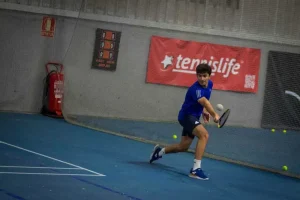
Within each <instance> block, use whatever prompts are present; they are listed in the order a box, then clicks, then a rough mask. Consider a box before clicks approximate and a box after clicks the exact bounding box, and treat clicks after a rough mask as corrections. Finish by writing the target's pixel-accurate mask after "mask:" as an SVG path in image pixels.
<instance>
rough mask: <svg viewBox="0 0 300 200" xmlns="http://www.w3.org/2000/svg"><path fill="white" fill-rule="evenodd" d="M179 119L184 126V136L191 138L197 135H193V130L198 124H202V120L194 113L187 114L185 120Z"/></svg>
mask: <svg viewBox="0 0 300 200" xmlns="http://www.w3.org/2000/svg"><path fill="white" fill-rule="evenodd" d="M178 121H179V123H180V125H181V126H182V127H183V129H182V136H189V137H190V138H194V137H195V135H193V130H194V128H195V127H196V126H198V125H200V124H201V122H200V120H199V119H198V118H197V117H194V116H192V115H187V116H185V117H184V119H183V120H178Z"/></svg>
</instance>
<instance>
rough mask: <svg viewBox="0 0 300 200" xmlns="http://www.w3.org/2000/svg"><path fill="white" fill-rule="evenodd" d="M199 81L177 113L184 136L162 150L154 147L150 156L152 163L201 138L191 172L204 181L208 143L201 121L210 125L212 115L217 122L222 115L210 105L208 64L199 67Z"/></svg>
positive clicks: (185, 147)
mask: <svg viewBox="0 0 300 200" xmlns="http://www.w3.org/2000/svg"><path fill="white" fill-rule="evenodd" d="M196 75H197V81H196V82H195V83H194V84H193V85H191V86H190V87H189V88H188V90H187V93H186V95H185V100H184V103H183V105H182V107H181V110H180V111H179V114H178V121H179V123H180V125H181V126H182V127H183V130H182V137H181V141H180V143H179V144H173V145H170V146H166V147H165V148H161V147H160V146H159V145H156V146H155V147H154V150H153V152H152V154H151V156H150V163H152V162H153V161H155V160H158V159H160V158H162V156H163V155H164V154H170V153H178V152H185V151H187V150H188V149H189V147H190V145H191V144H192V142H193V139H194V137H195V136H196V137H197V138H198V141H197V145H196V151H195V158H194V166H193V168H192V169H191V170H190V174H189V176H190V177H192V178H197V179H201V180H208V179H209V178H208V177H207V176H206V175H205V174H204V172H203V170H202V168H201V160H202V156H203V154H204V150H205V147H206V144H207V141H208V132H207V130H206V129H205V128H204V126H203V124H201V122H200V116H201V114H202V117H203V120H204V123H207V122H209V119H210V115H211V116H212V118H213V119H214V122H215V123H217V122H218V120H219V118H220V116H219V115H218V114H217V113H216V112H215V111H214V109H213V107H212V105H211V103H210V102H209V99H210V95H211V91H212V89H213V82H212V81H211V80H210V75H211V67H210V66H209V65H208V64H199V65H198V66H197V68H196Z"/></svg>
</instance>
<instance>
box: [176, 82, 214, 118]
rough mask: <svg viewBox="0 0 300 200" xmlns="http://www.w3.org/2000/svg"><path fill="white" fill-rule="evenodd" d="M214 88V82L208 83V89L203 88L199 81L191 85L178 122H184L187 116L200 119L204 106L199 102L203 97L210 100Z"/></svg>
mask: <svg viewBox="0 0 300 200" xmlns="http://www.w3.org/2000/svg"><path fill="white" fill-rule="evenodd" d="M212 88H213V82H212V81H211V80H209V81H208V85H207V87H206V88H204V87H202V86H201V85H200V84H199V82H198V81H196V82H195V83H194V84H193V85H191V86H190V87H189V89H188V91H187V93H186V95H185V100H184V102H183V104H182V107H181V109H180V111H179V114H178V120H182V119H183V118H184V116H186V115H192V116H195V117H196V118H198V119H199V118H200V116H201V114H202V111H203V106H202V105H201V104H200V103H199V102H198V100H199V99H200V98H201V97H206V99H208V100H209V99H210V94H211V91H212Z"/></svg>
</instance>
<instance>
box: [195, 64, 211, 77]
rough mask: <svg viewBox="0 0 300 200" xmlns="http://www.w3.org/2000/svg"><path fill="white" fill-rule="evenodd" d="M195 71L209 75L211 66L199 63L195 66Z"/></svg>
mask: <svg viewBox="0 0 300 200" xmlns="http://www.w3.org/2000/svg"><path fill="white" fill-rule="evenodd" d="M196 73H197V74H203V73H208V74H209V75H211V67H210V66H209V65H208V64H204V63H202V64H199V65H198V66H197V68H196Z"/></svg>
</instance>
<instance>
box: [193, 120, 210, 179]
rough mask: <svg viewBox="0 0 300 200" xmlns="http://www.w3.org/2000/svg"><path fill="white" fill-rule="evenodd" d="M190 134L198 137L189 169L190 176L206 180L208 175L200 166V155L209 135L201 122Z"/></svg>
mask: <svg viewBox="0 0 300 200" xmlns="http://www.w3.org/2000/svg"><path fill="white" fill-rule="evenodd" d="M192 134H193V135H195V136H196V137H197V138H198V141H197V144H196V150H195V158H194V166H193V168H192V169H191V171H190V177H193V178H197V179H202V180H208V177H207V176H206V175H205V174H204V172H203V170H202V168H201V161H202V157H203V154H204V151H205V147H206V144H207V142H208V137H209V135H208V132H207V130H206V129H205V128H204V126H203V125H202V124H199V125H198V126H196V127H195V128H194V129H193V131H192Z"/></svg>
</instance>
